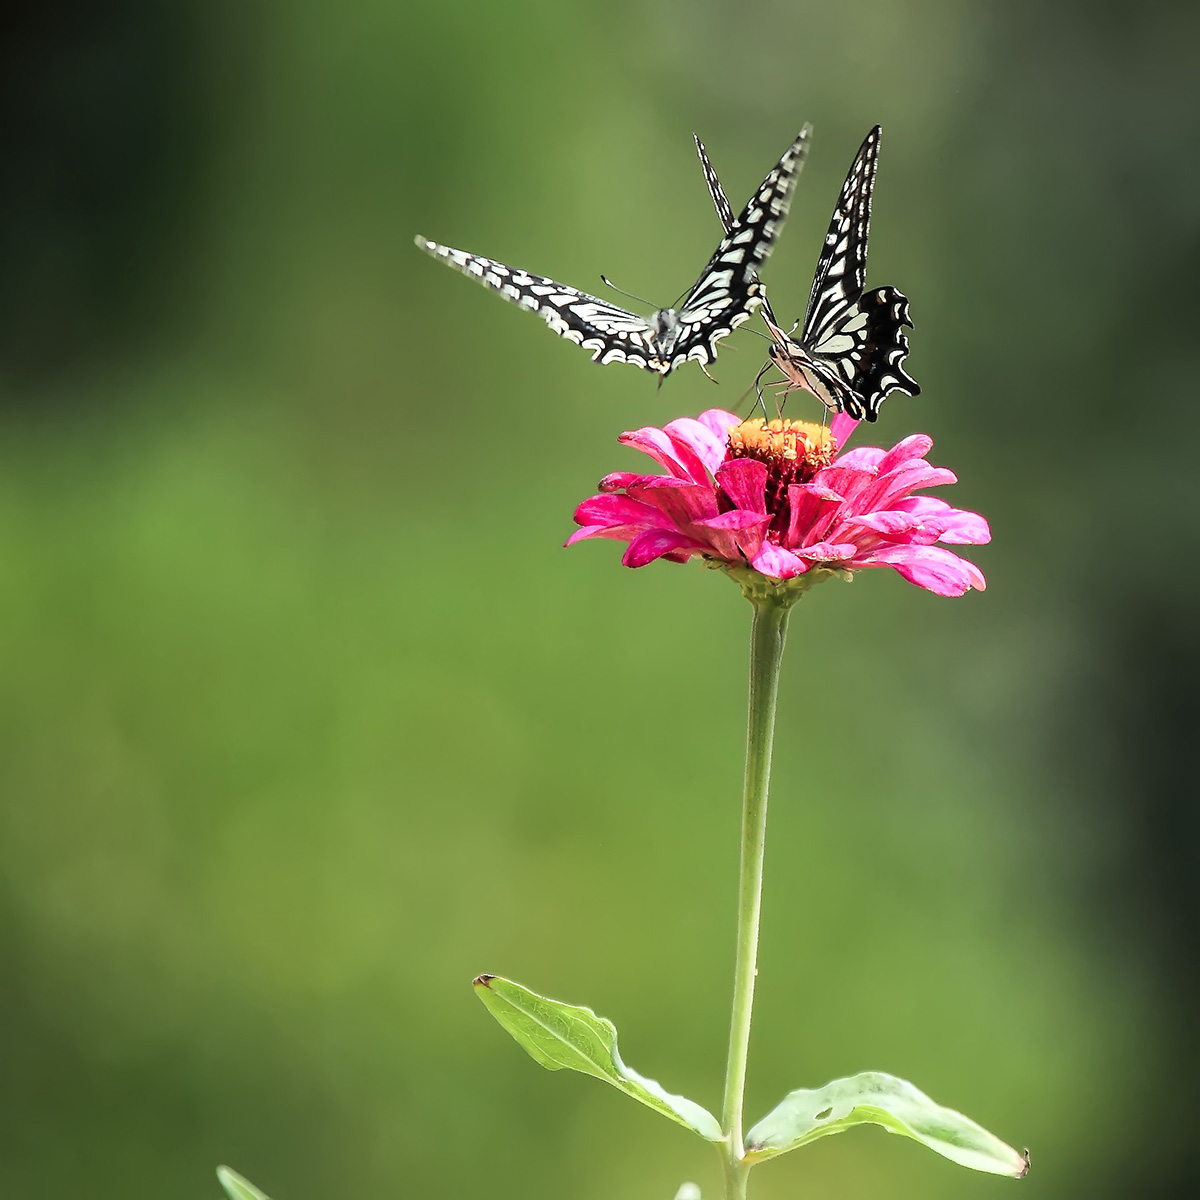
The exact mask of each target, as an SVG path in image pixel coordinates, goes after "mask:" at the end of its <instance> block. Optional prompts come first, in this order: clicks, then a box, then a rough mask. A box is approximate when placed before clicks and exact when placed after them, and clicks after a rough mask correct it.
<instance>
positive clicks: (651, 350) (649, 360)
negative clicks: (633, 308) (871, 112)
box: [416, 126, 809, 377]
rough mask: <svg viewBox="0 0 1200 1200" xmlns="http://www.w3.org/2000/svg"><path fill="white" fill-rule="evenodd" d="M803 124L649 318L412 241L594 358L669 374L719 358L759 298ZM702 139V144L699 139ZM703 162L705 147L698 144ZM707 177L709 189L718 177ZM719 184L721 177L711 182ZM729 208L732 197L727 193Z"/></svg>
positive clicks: (803, 143)
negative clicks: (696, 271) (678, 288)
mask: <svg viewBox="0 0 1200 1200" xmlns="http://www.w3.org/2000/svg"><path fill="white" fill-rule="evenodd" d="M808 133H809V131H808V127H807V126H806V127H805V128H804V129H803V130H802V131H801V133H800V135H799V136H798V137H797V138H796V140H795V141H794V142H793V143H792V145H791V146H790V147H788V150H787V152H786V153H785V154H784V155H783V157H782V158H781V159H780V160H779V162H777V163H776V164H775V166H774V167H773V168H772V169H771V172H770V173H769V174H768V175H767V177H766V179H764V180H763V182H762V184H761V185H760V187H759V188H758V190H757V191H756V192H755V193H754V196H753V197H752V198H751V199H750V201H749V203H748V204H747V205H746V207H745V208H744V209H743V210H742V213H741V215H740V216H739V217H738V218H737V219H736V220H732V218H730V220H731V221H732V224H729V223H726V221H725V218H724V217H723V218H722V223H723V224H725V226H726V236H725V237H724V238H723V239H722V241H721V243H720V245H719V246H718V247H717V249H716V251H715V252H714V253H713V256H712V258H710V259H709V261H708V265H707V266H706V267H705V268H704V271H703V272H702V273H701V275H700V278H699V279H698V280H697V281H696V283H695V285H694V286H693V287H692V288H691V290H690V291H689V292H688V293H687V296H686V298H685V299H684V301H683V303H682V305H681V306H680V308H679V310H678V311H676V310H673V309H660V310H659V311H658V312H657V313H655V314H654V315H653V317H651V318H650V320H646V319H645V318H643V317H639V316H637V315H636V314H635V313H631V312H626V310H625V309H623V308H619V307H618V306H617V305H615V304H609V303H608V302H607V301H604V300H601V299H599V298H598V297H596V296H590V295H588V294H587V292H581V291H578V290H577V289H575V288H572V287H567V286H566V285H565V284H561V283H556V282H555V281H554V280H553V279H547V278H545V277H544V276H542V275H534V274H531V273H530V272H528V271H522V270H519V269H517V268H516V267H508V266H505V265H504V264H503V263H499V262H496V261H495V260H494V259H490V258H482V257H480V256H479V255H477V254H467V253H465V252H463V251H462V250H454V249H451V248H450V247H449V246H439V245H437V244H436V243H435V242H430V241H426V239H425V238H422V237H418V238H417V239H416V242H417V245H418V246H420V247H421V249H422V250H425V251H426V252H427V253H429V254H432V255H433V256H434V257H435V258H440V259H442V260H443V261H445V262H446V263H448V264H449V265H450V266H452V267H455V268H456V269H457V270H459V271H461V272H462V273H463V274H464V275H469V276H471V277H472V278H473V279H476V280H478V281H479V282H480V283H482V284H483V285H484V287H488V288H491V289H492V290H493V291H495V292H497V293H499V294H500V295H501V296H503V297H504V298H505V299H506V300H510V301H511V302H512V303H514V304H519V305H520V306H521V307H522V308H527V309H529V310H530V311H531V312H536V313H537V314H538V315H539V316H540V317H541V318H542V319H543V320H544V321H545V322H546V324H547V325H549V326H550V328H551V329H553V330H554V332H555V333H557V334H558V335H559V336H560V337H565V338H567V339H568V340H570V341H572V342H575V343H576V345H579V346H582V347H583V348H584V349H586V350H591V351H592V358H593V360H594V361H596V362H601V363H609V362H628V363H633V364H634V365H635V366H639V367H643V368H644V369H646V370H648V371H653V372H655V373H656V374H658V375H661V376H664V377H665V376H667V375H669V374H670V373H671V371H673V370H674V369H675V368H676V367H677V366H679V365H680V364H681V363H684V362H686V361H687V360H688V359H692V360H694V361H696V362H699V363H700V364H701V365H704V364H706V363H709V362H712V361H713V359H714V358H716V354H717V350H716V346H717V342H719V341H720V340H721V339H722V338H723V337H725V336H726V335H727V334H729V333H730V332H732V331H733V330H734V329H736V328H737V327H738V326H739V325H741V324H742V323H743V322H744V321H747V320H749V318H750V315H751V313H753V311H754V309H755V307H756V306H757V305H758V304H760V303H761V302H762V297H763V291H762V285H761V284H760V283H759V282H758V276H757V274H756V270H755V269H756V268H757V267H758V266H759V265H760V264H761V263H762V262H763V261H764V260H765V259H766V257H767V255H768V254H770V252H771V247H772V246H773V245H774V242H775V239H776V237H777V236H778V234H779V230H780V227H781V226H782V224H783V219H784V217H785V216H786V215H787V210H788V205H789V203H790V201H791V196H792V189H793V188H794V187H795V183H796V176H797V174H798V173H799V170H800V167H801V166H802V165H803V162H804V156H805V153H806V152H807V143H808ZM697 144H698V145H699V143H698V142H697ZM700 151H701V157H702V161H704V162H705V163H706V171H707V170H711V168H708V167H707V159H704V157H703V147H700ZM715 179H716V177H715V175H714V176H712V181H710V188H711V187H712V183H713V182H715ZM716 187H717V188H718V189H720V184H719V183H716ZM720 194H721V197H722V200H724V204H725V209H726V212H730V211H731V210H730V209H729V202H728V200H725V199H724V193H723V192H722V193H720Z"/></svg>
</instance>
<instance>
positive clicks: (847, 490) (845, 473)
mask: <svg viewBox="0 0 1200 1200" xmlns="http://www.w3.org/2000/svg"><path fill="white" fill-rule="evenodd" d="M846 457H847V458H849V457H850V455H847V456H846ZM812 482H813V485H814V486H816V487H823V488H828V489H829V490H830V491H831V492H834V493H835V494H837V495H839V496H841V498H842V499H843V500H845V501H846V503H847V504H848V505H850V506H852V507H853V508H854V511H856V512H858V511H860V509H861V508H863V507H865V508H868V509H870V508H878V507H879V506H878V505H875V504H869V505H860V497H861V496H862V495H863V494H864V493H866V492H868V491H869V490H870V489H873V488H874V487H875V482H876V480H875V474H874V472H873V471H868V470H860V469H858V468H856V467H852V466H851V467H843V466H842V464H841V460H840V459H839V460H838V462H835V463H834V464H833V466H832V467H826V468H825V469H824V470H822V471H818V472H817V474H816V477H815V478H814V479H813V481H812Z"/></svg>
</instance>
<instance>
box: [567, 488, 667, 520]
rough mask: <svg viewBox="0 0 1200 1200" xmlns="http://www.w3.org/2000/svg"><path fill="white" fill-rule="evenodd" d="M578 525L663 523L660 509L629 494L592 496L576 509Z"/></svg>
mask: <svg viewBox="0 0 1200 1200" xmlns="http://www.w3.org/2000/svg"><path fill="white" fill-rule="evenodd" d="M575 524H576V525H639V524H640V525H661V524H662V516H661V514H660V513H659V511H658V509H656V508H653V507H651V506H650V505H649V504H641V503H639V502H638V501H637V500H634V499H632V498H630V497H629V496H620V495H601V496H590V497H589V498H588V499H587V500H585V501H584V502H583V503H582V504H580V506H579V507H578V508H577V509H576V510H575Z"/></svg>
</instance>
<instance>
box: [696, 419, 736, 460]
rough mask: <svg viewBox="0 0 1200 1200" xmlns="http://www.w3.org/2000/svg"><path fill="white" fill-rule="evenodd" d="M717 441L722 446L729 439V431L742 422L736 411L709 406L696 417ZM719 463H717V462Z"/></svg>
mask: <svg viewBox="0 0 1200 1200" xmlns="http://www.w3.org/2000/svg"><path fill="white" fill-rule="evenodd" d="M697 420H698V421H699V422H700V424H701V425H703V426H704V428H705V429H707V430H708V431H709V432H710V433H711V434H712V435H713V437H715V438H716V439H717V441H718V442H720V443H721V445H722V446H724V445H725V444H726V443H727V442H728V441H729V431H730V430H731V429H732V428H733V427H734V426H735V425H740V424H741V423H742V418H741V417H739V416H738V415H737V414H736V413H731V412H726V411H725V410H724V409H723V408H709V409H706V410H705V411H704V412H702V413H701V414H700V416H699V417H698V418H697ZM717 465H718V466H719V465H720V464H719V463H718V464H717Z"/></svg>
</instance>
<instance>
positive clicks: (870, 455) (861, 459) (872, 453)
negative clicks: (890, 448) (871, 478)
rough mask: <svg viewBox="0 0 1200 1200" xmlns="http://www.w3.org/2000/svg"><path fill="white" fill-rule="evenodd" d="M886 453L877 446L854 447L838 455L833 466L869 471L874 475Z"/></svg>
mask: <svg viewBox="0 0 1200 1200" xmlns="http://www.w3.org/2000/svg"><path fill="white" fill-rule="evenodd" d="M886 453H887V451H886V450H881V449H880V448H879V447H878V446H856V447H855V448H854V449H853V450H847V451H846V453H845V454H839V455H838V458H837V462H835V463H834V466H835V467H849V468H850V469H851V470H854V471H869V472H870V473H871V474H872V475H874V474H875V470H876V468H877V467H878V466H879V464H880V463H881V462H882V461H883V456H884V455H885V454H886Z"/></svg>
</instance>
